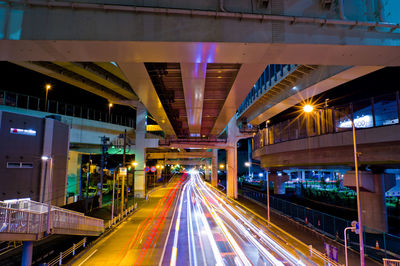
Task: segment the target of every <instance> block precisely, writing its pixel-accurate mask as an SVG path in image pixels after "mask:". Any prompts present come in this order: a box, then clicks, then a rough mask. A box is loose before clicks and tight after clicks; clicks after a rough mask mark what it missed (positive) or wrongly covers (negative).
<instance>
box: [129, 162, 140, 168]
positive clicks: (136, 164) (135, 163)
mask: <svg viewBox="0 0 400 266" xmlns="http://www.w3.org/2000/svg"><path fill="white" fill-rule="evenodd" d="M131 164H132V166H133V167H136V166H138V165H139V163H138V162H135V161H133V162H132V163H131Z"/></svg>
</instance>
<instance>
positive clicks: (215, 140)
mask: <svg viewBox="0 0 400 266" xmlns="http://www.w3.org/2000/svg"><path fill="white" fill-rule="evenodd" d="M187 143H190V144H223V143H226V139H222V138H188V139H160V140H159V142H158V145H160V146H169V145H171V144H187Z"/></svg>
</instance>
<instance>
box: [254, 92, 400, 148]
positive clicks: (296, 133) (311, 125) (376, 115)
mask: <svg viewBox="0 0 400 266" xmlns="http://www.w3.org/2000/svg"><path fill="white" fill-rule="evenodd" d="M334 109H335V111H333V110H330V109H326V110H324V109H322V110H317V111H315V115H307V116H306V115H305V116H300V117H299V116H297V117H296V118H293V119H289V120H286V121H282V122H279V123H276V124H273V125H267V127H266V128H264V129H262V130H260V131H259V132H258V133H257V134H256V136H255V137H254V150H257V149H260V148H262V147H265V146H268V145H273V144H277V143H281V142H286V141H291V140H297V139H305V138H308V137H314V136H320V135H325V134H330V133H338V132H344V131H349V130H350V131H351V122H350V121H349V120H348V119H347V118H346V116H344V115H343V113H344V114H347V115H348V116H349V117H351V118H352V119H353V121H354V123H355V126H356V128H357V130H358V129H363V128H373V127H381V126H389V125H395V124H399V122H400V99H399V91H397V92H395V93H391V94H385V95H379V96H376V97H371V98H368V99H363V100H360V101H356V102H352V103H349V104H346V105H340V106H334Z"/></svg>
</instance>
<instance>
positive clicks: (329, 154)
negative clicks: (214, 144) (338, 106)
mask: <svg viewBox="0 0 400 266" xmlns="http://www.w3.org/2000/svg"><path fill="white" fill-rule="evenodd" d="M396 132H397V133H396ZM399 136H400V125H392V126H386V127H377V128H370V129H362V130H357V131H356V137H357V151H358V152H360V153H361V155H360V158H359V161H358V163H359V165H360V166H361V165H372V164H375V165H390V164H400V139H399ZM352 145H353V141H352V132H351V131H347V132H341V133H335V134H326V135H321V136H314V137H312V138H305V139H299V140H292V141H286V142H282V143H277V144H273V145H269V146H265V147H263V148H261V149H258V150H256V151H254V153H253V158H256V159H257V160H260V161H261V165H262V167H264V168H266V167H291V166H326V165H331V166H335V165H338V166H343V165H348V166H353V165H354V154H353V146H352Z"/></svg>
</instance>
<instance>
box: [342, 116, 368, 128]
mask: <svg viewBox="0 0 400 266" xmlns="http://www.w3.org/2000/svg"><path fill="white" fill-rule="evenodd" d="M354 126H355V127H357V128H365V127H372V126H373V121H372V116H370V115H366V116H362V117H357V118H355V119H354ZM339 127H340V128H351V121H350V120H345V121H343V122H339Z"/></svg>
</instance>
